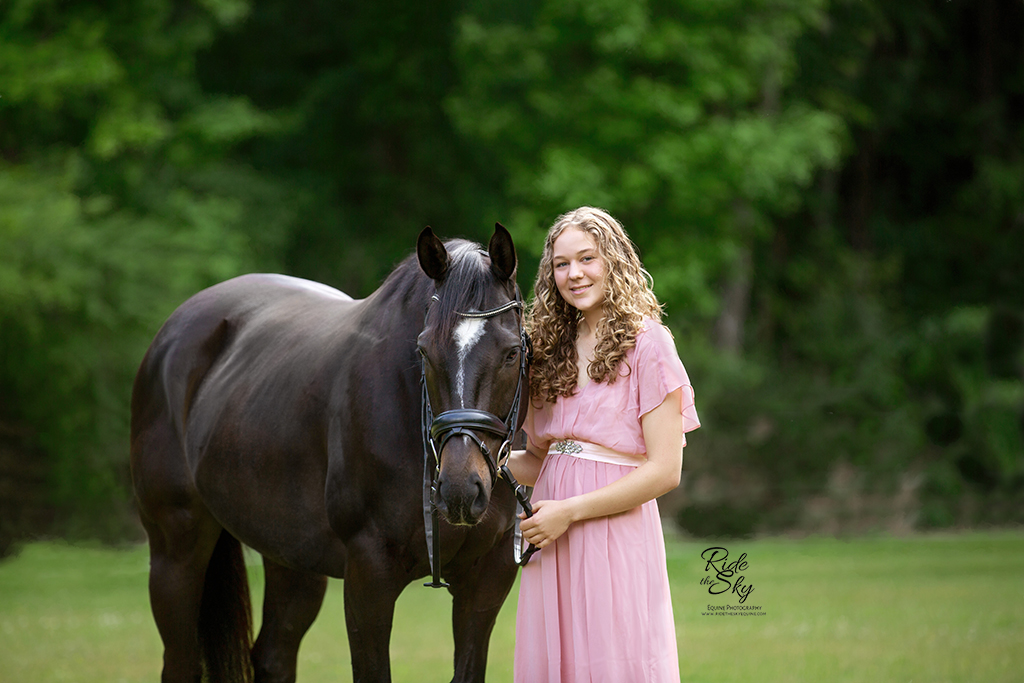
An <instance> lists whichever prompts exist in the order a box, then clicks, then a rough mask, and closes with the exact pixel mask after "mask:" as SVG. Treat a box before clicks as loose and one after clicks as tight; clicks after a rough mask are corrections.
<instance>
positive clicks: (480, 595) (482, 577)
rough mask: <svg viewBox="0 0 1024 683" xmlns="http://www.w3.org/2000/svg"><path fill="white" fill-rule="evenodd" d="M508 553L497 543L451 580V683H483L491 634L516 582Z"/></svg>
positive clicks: (504, 545)
mask: <svg viewBox="0 0 1024 683" xmlns="http://www.w3.org/2000/svg"><path fill="white" fill-rule="evenodd" d="M516 569H517V567H516V566H515V563H513V562H512V549H511V546H510V545H509V544H508V543H498V544H497V545H496V546H495V547H494V548H492V549H491V551H490V553H489V554H488V555H486V556H485V557H484V558H482V559H481V560H480V561H479V562H477V563H476V564H474V565H473V566H472V567H470V568H469V569H467V570H466V571H464V572H460V573H458V574H453V575H452V576H451V588H450V589H449V590H450V591H451V594H452V629H453V636H454V640H455V677H454V678H453V679H452V683H483V680H484V677H485V674H486V673H487V648H488V645H489V644H490V640H491V631H492V630H494V622H495V620H496V619H497V618H498V612H499V611H500V610H501V606H502V604H503V603H504V602H505V598H507V597H508V593H509V591H510V590H511V589H512V584H513V583H515V579H516Z"/></svg>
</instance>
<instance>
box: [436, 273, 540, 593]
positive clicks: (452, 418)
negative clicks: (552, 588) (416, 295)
mask: <svg viewBox="0 0 1024 683" xmlns="http://www.w3.org/2000/svg"><path fill="white" fill-rule="evenodd" d="M434 301H438V298H437V295H436V294H435V295H434V296H433V297H431V302H434ZM511 310H518V311H519V320H518V323H519V379H518V381H517V382H516V390H515V394H514V396H513V398H512V407H511V408H510V409H509V412H508V415H507V416H506V417H505V419H504V420H502V419H501V418H499V417H498V416H496V415H494V414H492V413H489V412H487V411H485V410H477V409H475V408H457V409H454V410H446V411H444V412H443V413H441V414H440V415H438V416H437V417H434V411H433V409H432V408H431V406H430V395H429V392H428V391H427V366H426V360H425V359H424V360H421V363H420V387H421V390H422V393H423V403H422V413H421V419H420V424H421V428H422V432H423V452H424V453H423V456H424V470H423V515H424V526H425V528H426V535H427V556H428V560H429V561H430V567H431V574H432V581H431V583H427V584H424V585H426V586H429V587H431V588H446V587H448V584H446V583H444V582H442V581H441V568H440V564H441V559H440V556H441V540H440V539H441V535H440V533H438V510H437V495H438V481H439V479H440V476H441V451H443V450H444V447H445V444H447V443H448V440H449V439H451V438H452V437H454V436H465V437H467V438H469V439H470V440H472V441H473V442H474V443H475V444H476V445H477V447H478V448H479V449H480V452H481V453H483V456H484V460H485V461H486V462H487V468H488V469H489V470H490V473H491V487H492V488H493V486H494V483H495V482H496V481H497V479H498V478H499V477H500V478H502V479H505V481H507V482H508V484H509V486H511V487H512V491H513V492H514V493H515V496H516V500H517V501H518V502H519V505H520V506H521V507H522V508H523V509H524V510H525V511H526V512H527V516H529V515H532V514H533V510H532V509H531V507H530V502H529V498H528V497H527V493H526V490H525V488H524V487H523V486H520V485H519V483H518V482H516V480H515V478H514V477H513V476H512V473H511V472H510V471H509V469H508V466H507V465H506V461H507V460H508V457H509V455H511V453H512V440H513V438H515V434H516V428H517V425H518V424H519V411H520V408H521V405H520V404H521V400H520V398H521V396H522V389H523V383H524V382H525V381H526V377H527V373H528V372H529V363H530V357H531V356H532V347H531V345H530V337H529V335H528V334H527V333H526V329H525V328H524V327H523V319H522V318H523V299H522V296H521V295H520V292H519V286H518V285H516V297H515V299H512V300H511V301H509V302H507V303H504V304H502V305H501V306H498V307H496V308H492V309H489V310H486V311H471V312H465V313H464V312H461V311H456V312H455V313H456V315H458V316H459V317H461V318H474V319H487V318H493V317H495V316H497V315H500V314H502V313H505V312H506V311H511ZM478 432H486V433H488V434H492V435H494V436H497V437H499V438H501V439H502V443H501V446H500V447H499V448H498V453H497V455H493V454H492V453H491V450H490V449H489V448H488V447H487V445H486V444H485V443H484V442H483V439H481V438H480V436H479V434H478ZM515 536H516V538H515V548H514V550H515V560H516V563H517V564H526V561H527V560H529V557H530V555H532V554H533V551H535V550H536V548H534V547H533V546H531V547H530V549H529V550H528V551H527V552H526V554H525V555H524V554H523V553H522V552H521V543H522V540H521V538H522V537H521V533H520V531H519V518H518V516H517V517H516V521H515Z"/></svg>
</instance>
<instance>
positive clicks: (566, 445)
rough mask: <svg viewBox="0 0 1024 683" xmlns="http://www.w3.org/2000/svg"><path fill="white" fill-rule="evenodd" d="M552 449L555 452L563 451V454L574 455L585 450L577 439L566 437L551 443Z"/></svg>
mask: <svg viewBox="0 0 1024 683" xmlns="http://www.w3.org/2000/svg"><path fill="white" fill-rule="evenodd" d="M551 450H553V451H554V452H555V453H562V454H563V455H574V454H576V453H581V452H582V451H583V446H581V445H579V444H578V443H576V442H575V441H571V440H569V439H565V440H564V441H556V442H555V443H553V444H551Z"/></svg>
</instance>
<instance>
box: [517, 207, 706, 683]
mask: <svg viewBox="0 0 1024 683" xmlns="http://www.w3.org/2000/svg"><path fill="white" fill-rule="evenodd" d="M660 321H661V305H660V304H659V303H658V300H657V299H656V297H655V296H654V292H653V291H652V289H651V279H650V275H649V274H648V273H647V271H645V270H644V268H643V266H642V264H641V263H640V259H639V258H638V256H637V254H636V250H635V248H634V246H633V244H632V242H631V241H630V239H629V237H627V235H626V233H625V231H624V230H623V229H622V226H621V225H620V224H619V223H618V221H616V220H615V219H614V218H612V217H611V216H610V215H608V214H607V213H606V212H604V211H602V210H601V209H595V208H592V207H582V208H579V209H576V210H575V211H571V212H569V213H567V214H565V215H563V216H561V217H559V219H558V220H557V221H556V222H555V224H554V225H553V226H552V227H551V229H550V230H549V231H548V236H547V239H546V240H545V243H544V252H543V254H542V256H541V262H540V268H539V270H538V272H537V281H536V283H535V285H534V301H533V303H532V306H531V310H530V314H529V320H528V323H527V324H528V328H529V332H530V335H531V337H532V339H533V344H534V360H533V366H532V372H531V378H530V397H531V401H530V407H529V410H528V413H527V418H526V424H525V425H524V430H525V431H526V433H527V437H528V438H527V450H525V451H516V452H515V453H514V454H513V455H512V458H511V459H510V468H511V469H512V473H513V475H514V476H515V477H516V478H517V479H518V480H519V481H520V482H521V483H523V484H526V485H532V486H534V491H533V496H532V497H533V500H534V501H535V502H533V510H534V515H533V517H531V518H529V519H523V521H522V531H523V538H524V539H525V540H527V541H529V542H530V543H533V544H534V545H536V546H537V547H538V548H540V549H541V551H540V552H539V553H537V554H536V555H534V556H533V559H532V560H531V561H530V563H529V564H527V565H526V567H525V568H524V569H523V572H522V576H521V582H520V594H519V607H518V613H517V617H516V649H515V681H516V682H517V683H545V682H550V683H554V682H559V683H566V682H574V683H600V682H607V683H639V682H645V683H659V682H662V683H664V682H670V683H678V681H679V662H678V655H677V651H676V637H675V626H674V623H673V619H672V603H671V596H670V594H669V583H668V573H667V570H666V565H665V543H664V538H663V536H662V529H661V519H660V517H659V515H658V506H657V502H656V501H655V498H657V497H658V496H660V495H662V494H664V493H667V492H668V491H671V490H672V489H674V488H675V487H676V486H678V485H679V477H680V472H681V469H682V459H683V446H684V445H685V443H686V437H685V436H684V434H685V432H688V431H690V430H693V429H696V428H697V427H699V426H700V422H699V421H698V419H697V412H696V410H695V408H694V402H693V390H692V388H691V387H690V381H689V379H688V378H687V376H686V371H685V370H684V369H683V365H682V363H681V362H680V360H679V357H678V355H677V353H676V349H675V345H674V343H673V341H672V337H671V335H670V333H669V332H668V330H667V328H665V327H664V326H662V325H661V324H660Z"/></svg>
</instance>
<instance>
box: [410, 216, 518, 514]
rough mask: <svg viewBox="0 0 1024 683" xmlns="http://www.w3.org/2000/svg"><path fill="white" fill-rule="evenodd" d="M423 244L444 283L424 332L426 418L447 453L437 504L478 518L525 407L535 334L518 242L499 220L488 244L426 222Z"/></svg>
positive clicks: (437, 280)
mask: <svg viewBox="0 0 1024 683" xmlns="http://www.w3.org/2000/svg"><path fill="white" fill-rule="evenodd" d="M416 254H417V256H418V258H419V262H420V267H421V268H422V269H423V271H424V272H425V273H426V274H427V275H428V276H430V278H431V279H433V281H434V284H435V286H436V294H435V295H434V298H433V299H432V300H431V303H430V304H429V305H428V307H427V313H426V317H425V321H424V326H423V332H422V333H421V334H420V336H419V338H418V339H417V345H418V347H419V351H420V354H421V355H422V357H423V378H424V386H425V388H426V392H425V397H424V428H425V431H426V432H427V435H426V439H427V441H428V448H429V449H433V451H434V455H435V457H436V458H437V461H438V463H439V473H438V478H437V495H436V504H437V507H438V509H439V510H440V511H441V513H442V514H443V515H444V516H445V518H446V519H447V520H448V521H449V523H451V524H476V523H477V522H478V521H479V520H480V518H481V516H482V515H483V514H484V511H485V510H486V509H487V504H488V502H489V501H490V497H491V488H492V487H493V485H494V482H495V478H496V473H497V466H498V465H499V464H500V462H499V461H500V459H502V458H503V457H505V456H506V455H507V452H508V449H509V448H510V447H511V438H512V435H513V434H514V433H515V431H516V430H517V429H518V428H519V427H520V426H521V423H522V419H523V416H524V415H525V407H526V392H527V391H528V387H527V384H528V383H527V381H526V377H525V373H526V358H525V356H526V353H527V344H526V337H525V333H524V332H523V327H522V316H523V304H522V298H521V297H520V296H519V291H518V288H517V287H516V282H515V271H516V252H515V246H514V245H513V244H512V237H511V235H509V233H508V231H507V230H506V229H505V228H504V227H502V226H501V225H500V224H495V229H494V235H493V236H492V237H491V240H490V243H489V244H488V247H487V251H484V250H483V249H482V248H481V247H480V245H477V244H474V243H472V242H466V241H463V240H453V241H450V242H448V243H447V244H444V243H442V242H441V240H439V239H438V238H437V236H435V235H434V233H433V231H432V230H431V229H430V228H425V229H424V230H423V232H422V233H420V237H419V241H418V242H417V245H416ZM520 405H521V406H522V407H523V410H522V411H520V410H519V406H520ZM510 422H512V424H509V423H510Z"/></svg>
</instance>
